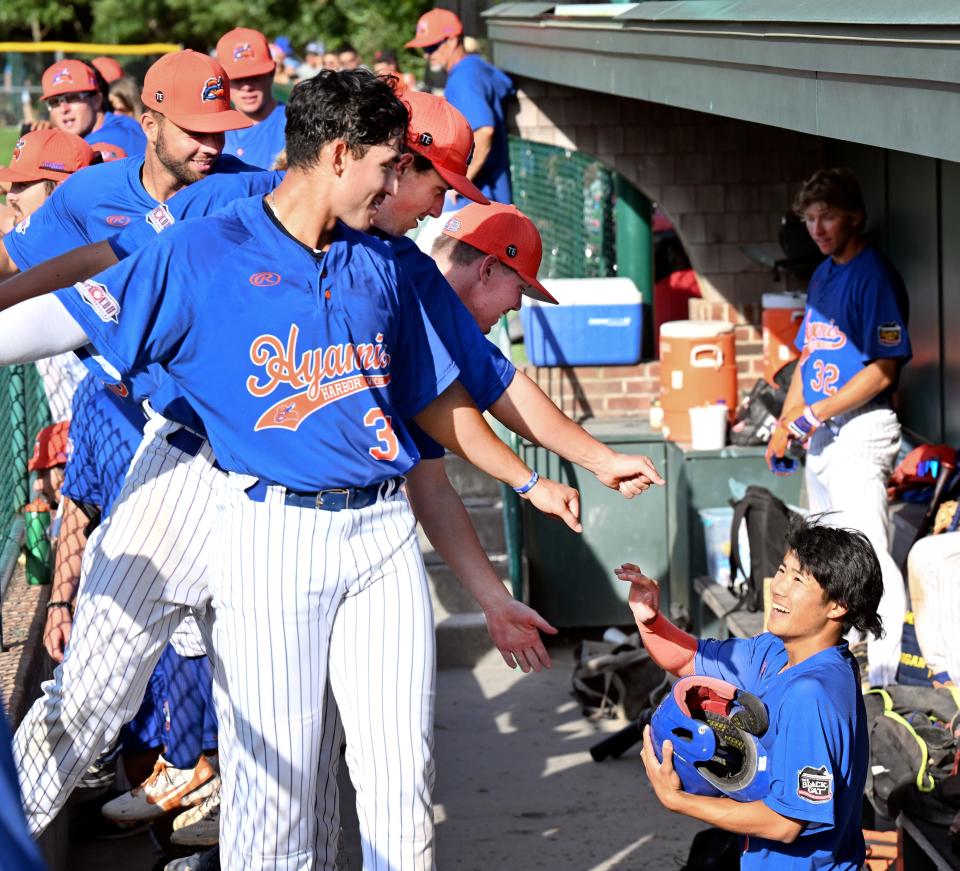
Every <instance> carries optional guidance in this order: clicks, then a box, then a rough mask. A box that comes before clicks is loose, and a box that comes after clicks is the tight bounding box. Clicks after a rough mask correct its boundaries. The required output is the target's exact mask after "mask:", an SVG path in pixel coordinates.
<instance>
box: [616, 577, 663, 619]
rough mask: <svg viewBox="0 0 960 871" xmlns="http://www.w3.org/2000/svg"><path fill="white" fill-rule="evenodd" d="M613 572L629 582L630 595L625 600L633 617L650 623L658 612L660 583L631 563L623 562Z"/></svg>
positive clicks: (620, 578)
mask: <svg viewBox="0 0 960 871" xmlns="http://www.w3.org/2000/svg"><path fill="white" fill-rule="evenodd" d="M614 574H615V575H616V576H617V578H618V579H619V580H621V581H626V582H627V583H628V584H630V596H629V597H628V599H627V601H628V603H629V605H630V610H631V611H632V612H633V619H634V620H636V621H637V623H638V624H640V623H652V622H653V621H654V620H655V619H656V618H657V614H659V613H660V585H659V584H658V583H657V582H656V581H655V580H654V579H653V578H648V577H647V576H646V575H645V574H644V573H643V572H642V571H641V569H640V568H639V566H635V565H634V564H633V563H624V564H623V565H622V566H620V568H618V569H614Z"/></svg>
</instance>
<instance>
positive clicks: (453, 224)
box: [443, 218, 462, 233]
mask: <svg viewBox="0 0 960 871" xmlns="http://www.w3.org/2000/svg"><path fill="white" fill-rule="evenodd" d="M461 226H462V224H461V223H460V219H459V218H451V219H450V220H449V221H447V223H446V224H444V225H443V229H444V230H449V231H450V232H451V233H456V232H457V230H459V229H460V227H461Z"/></svg>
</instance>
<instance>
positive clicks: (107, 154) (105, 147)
mask: <svg viewBox="0 0 960 871" xmlns="http://www.w3.org/2000/svg"><path fill="white" fill-rule="evenodd" d="M90 147H91V148H92V149H93V150H94V151H96V152H97V153H99V155H100V157H101V158H102V159H103V162H104V163H109V162H110V161H111V160H122V159H123V158H124V157H126V156H127V152H126V151H125V150H124V149H122V148H121V147H120V146H119V145H114V144H113V143H112V142H94V143H91V145H90Z"/></svg>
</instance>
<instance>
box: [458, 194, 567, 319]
mask: <svg viewBox="0 0 960 871" xmlns="http://www.w3.org/2000/svg"><path fill="white" fill-rule="evenodd" d="M442 232H443V235H444V236H450V237H451V238H453V239H457V240H459V241H460V242H466V243H467V244H468V245H472V246H473V247H474V248H476V249H477V250H478V251H483V253H484V254H492V255H493V256H494V257H496V258H497V259H498V260H499V261H500V262H501V263H502V264H503V265H504V266H506V267H508V268H510V269H512V270H514V272H516V273H517V274H518V275H519V276H520V277H521V278H522V279H523V280H524V282H525V283H526V285H527V286H526V287H525V288H524V293H525V294H526V295H527V296H529V297H530V298H531V299H536V300H539V301H540V302H552V303H556V299H554V298H553V296H552V295H551V294H550V291H548V290H547V289H546V288H545V287H544V286H543V285H542V284H541V283H540V282H539V281H537V271H538V270H539V269H540V258H541V256H542V255H543V243H542V242H541V241H540V233H539V232H537V228H536V226H534V223H533V221H531V220H530V219H529V218H528V217H527V216H526V215H525V214H524V213H523V212H521V211H520V210H519V209H518V208H517V207H516V206H505V205H504V204H503V203H490V204H489V205H486V206H481V205H479V204H477V203H470V204H469V205H467V206H464V207H463V208H462V209H460V211H459V212H456V213H454V214H453V215H451V216H450V217H449V218H448V219H447V223H446V224H444V226H443V230H442Z"/></svg>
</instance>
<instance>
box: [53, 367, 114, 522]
mask: <svg viewBox="0 0 960 871" xmlns="http://www.w3.org/2000/svg"><path fill="white" fill-rule="evenodd" d="M104 389H105V388H104V387H103V386H102V385H101V384H100V382H99V381H97V379H96V378H95V377H94V376H93V375H87V376H86V377H85V378H84V379H83V381H81V382H80V384H79V385H78V386H77V390H76V392H75V393H74V394H73V404H72V405H71V408H70V440H69V442H68V444H67V465H66V468H65V469H64V472H63V485H62V486H61V488H60V492H61V493H63V495H64V496H69V497H70V498H71V499H73V500H74V502H87V503H89V504H91V505H103V501H104V500H103V492H102V488H101V486H100V479H99V477H98V475H97V474H96V468H97V467H96V462H95V456H96V448H95V444H94V439H95V438H96V437H97V430H96V426H94V425H93V422H92V421H91V414H90V412H91V409H92V407H93V398H94V392H95V391H96V390H104Z"/></svg>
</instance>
